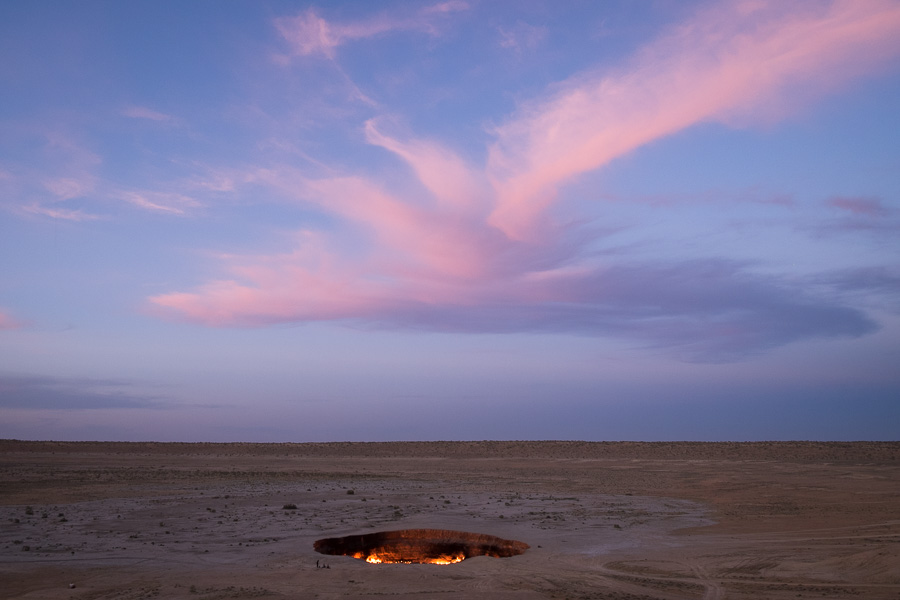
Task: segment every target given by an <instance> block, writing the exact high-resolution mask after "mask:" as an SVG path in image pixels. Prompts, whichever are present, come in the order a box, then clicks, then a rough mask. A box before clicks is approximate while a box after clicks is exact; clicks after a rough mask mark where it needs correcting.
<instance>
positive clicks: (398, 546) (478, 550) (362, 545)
mask: <svg viewBox="0 0 900 600" xmlns="http://www.w3.org/2000/svg"><path fill="white" fill-rule="evenodd" d="M313 547H314V548H315V550H316V552H319V553H321V554H330V555H334V556H352V557H353V558H358V559H360V560H365V561H366V562H369V563H376V564H379V563H402V564H422V563H425V564H435V565H450V564H453V563H458V562H461V561H463V560H465V559H467V558H471V557H473V556H493V557H495V558H505V557H508V556H516V555H517V554H522V553H523V552H525V551H526V550H527V549H528V548H529V546H528V544H526V543H524V542H517V541H515V540H505V539H503V538H498V537H495V536H493V535H484V534H481V533H468V532H465V531H450V530H447V529H401V530H397V531H381V532H378V533H368V534H365V535H348V536H346V537H339V538H326V539H322V540H317V541H316V542H315V544H314V545H313Z"/></svg>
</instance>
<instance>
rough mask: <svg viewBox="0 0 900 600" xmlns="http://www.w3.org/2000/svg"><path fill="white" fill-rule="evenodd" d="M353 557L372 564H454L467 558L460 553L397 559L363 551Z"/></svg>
mask: <svg viewBox="0 0 900 600" xmlns="http://www.w3.org/2000/svg"><path fill="white" fill-rule="evenodd" d="M353 558H359V559H365V561H366V562H367V563H372V564H384V563H394V564H396V563H401V564H407V565H410V564H414V563H420V564H430V565H452V564H454V563H458V562H462V561H464V560H465V559H466V555H465V554H462V553H459V554H442V555H441V556H437V557H434V558H423V559H421V560H411V559H408V558H405V559H395V558H388V557H387V556H380V555H378V554H369V555H366V554H363V553H362V552H357V553H355V554H354V555H353Z"/></svg>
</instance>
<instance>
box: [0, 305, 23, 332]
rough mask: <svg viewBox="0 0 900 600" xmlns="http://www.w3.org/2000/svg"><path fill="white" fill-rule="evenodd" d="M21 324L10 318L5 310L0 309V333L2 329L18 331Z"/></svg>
mask: <svg viewBox="0 0 900 600" xmlns="http://www.w3.org/2000/svg"><path fill="white" fill-rule="evenodd" d="M21 327H22V323H21V322H20V321H18V320H16V319H14V318H13V317H12V315H10V314H9V312H7V311H6V310H4V309H2V308H0V331H3V330H4V329H6V330H9V329H19V328H21Z"/></svg>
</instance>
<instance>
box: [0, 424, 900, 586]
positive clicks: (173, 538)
mask: <svg viewBox="0 0 900 600" xmlns="http://www.w3.org/2000/svg"><path fill="white" fill-rule="evenodd" d="M898 498H900V443H883V444H878V443H854V444H838V443H833V444H822V443H758V444H728V443H723V444H688V443H657V444H645V443H580V442H459V443H393V444H260V445H254V444H108V443H51V442H14V441H0V597H2V598H29V599H30V598H48V599H49V598H66V599H85V600H88V599H97V600H99V599H110V600H112V599H123V600H124V599H131V600H137V599H141V598H191V599H196V600H218V599H225V598H255V597H267V598H369V597H376V596H384V595H391V596H394V597H401V598H402V597H407V598H412V597H416V598H418V597H427V598H459V597H473V596H478V597H483V598H609V599H636V598H671V599H676V598H679V599H680V598H706V599H713V598H748V599H749V598H754V599H755V598H773V599H778V598H785V599H786V598H792V599H793V598H848V597H854V598H892V599H898V598H900V501H898ZM286 504H294V505H296V507H297V508H296V510H293V509H284V508H283V507H284V506H285V505H286ZM403 528H441V529H456V530H463V531H470V532H477V533H485V534H490V535H496V536H500V537H504V538H508V539H516V540H520V541H523V542H526V543H528V544H530V545H531V549H530V550H528V551H527V552H526V553H525V554H523V555H520V556H514V557H510V558H490V557H476V558H470V559H468V560H465V561H463V562H461V563H458V564H455V565H446V566H438V565H370V564H367V563H364V562H362V561H358V560H355V559H352V558H347V557H336V556H323V555H320V554H316V553H315V552H314V551H313V549H312V546H313V542H314V541H315V540H316V539H319V538H322V537H330V536H340V535H349V534H354V533H369V532H373V531H381V530H392V529H403ZM26 548H27V549H26ZM317 560H318V561H319V562H320V564H328V565H329V566H330V568H329V569H319V568H316V561H317ZM72 583H74V584H75V587H74V588H70V584H72Z"/></svg>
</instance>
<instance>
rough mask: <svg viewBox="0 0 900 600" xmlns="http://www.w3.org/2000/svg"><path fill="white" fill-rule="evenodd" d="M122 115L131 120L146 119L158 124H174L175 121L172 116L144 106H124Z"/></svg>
mask: <svg viewBox="0 0 900 600" xmlns="http://www.w3.org/2000/svg"><path fill="white" fill-rule="evenodd" d="M122 115H123V116H126V117H129V118H131V119H146V120H149V121H157V122H159V123H174V122H176V121H177V119H176V118H175V117H173V116H172V115H167V114H165V113H161V112H159V111H156V110H153V109H152V108H148V107H146V106H126V107H125V108H123V109H122Z"/></svg>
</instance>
